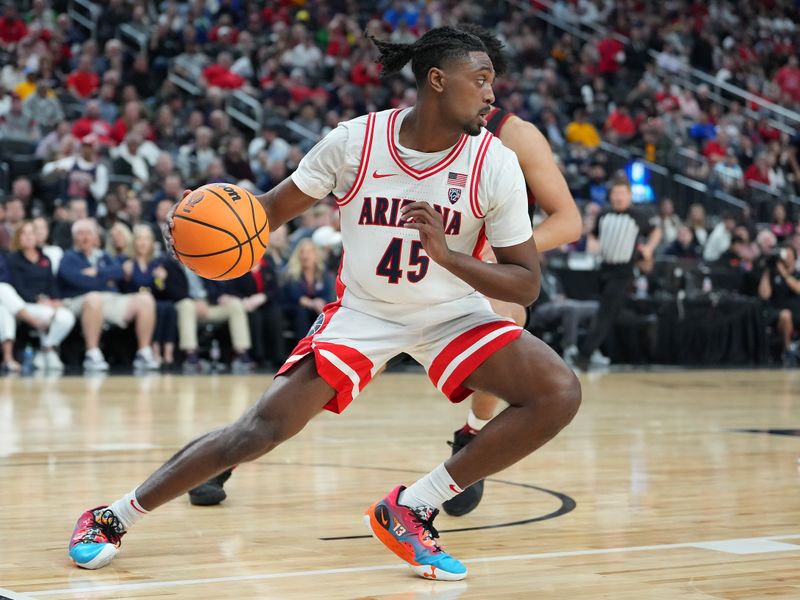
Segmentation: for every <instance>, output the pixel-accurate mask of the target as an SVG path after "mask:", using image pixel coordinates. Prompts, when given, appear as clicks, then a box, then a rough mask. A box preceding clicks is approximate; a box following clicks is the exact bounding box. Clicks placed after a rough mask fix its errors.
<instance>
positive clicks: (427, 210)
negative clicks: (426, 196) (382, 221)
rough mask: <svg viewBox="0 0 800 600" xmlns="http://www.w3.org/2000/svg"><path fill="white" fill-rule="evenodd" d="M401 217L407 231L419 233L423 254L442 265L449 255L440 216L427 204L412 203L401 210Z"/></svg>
mask: <svg viewBox="0 0 800 600" xmlns="http://www.w3.org/2000/svg"><path fill="white" fill-rule="evenodd" d="M401 216H402V218H403V220H404V221H406V223H405V224H404V226H405V227H407V228H408V229H416V230H417V231H419V239H420V241H421V242H422V247H423V249H424V250H425V253H426V254H427V255H428V256H430V257H431V259H432V260H433V261H434V262H437V263H439V264H444V263H446V262H447V259H448V258H449V256H450V254H451V250H450V248H448V247H447V239H446V238H445V236H444V222H443V221H442V215H440V214H439V213H438V212H436V211H435V210H433V207H432V206H431V205H430V204H428V203H427V202H413V203H411V204H409V205H408V206H405V207H404V208H403V209H402V210H401Z"/></svg>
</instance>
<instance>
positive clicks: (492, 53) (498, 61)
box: [458, 23, 508, 77]
mask: <svg viewBox="0 0 800 600" xmlns="http://www.w3.org/2000/svg"><path fill="white" fill-rule="evenodd" d="M458 28H459V29H460V30H462V31H466V32H467V33H471V34H472V35H474V36H475V37H477V38H479V39H480V40H481V41H482V42H483V45H484V46H486V54H488V55H489V60H491V61H492V66H494V73H495V75H496V76H497V77H500V76H501V75H505V74H506V73H507V72H508V56H506V51H505V44H503V42H501V41H500V40H499V39H497V36H496V35H495V34H494V32H493V31H491V30H489V29H486V27H481V26H480V25H474V24H473V23H460V24H459V25H458Z"/></svg>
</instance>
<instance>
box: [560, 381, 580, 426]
mask: <svg viewBox="0 0 800 600" xmlns="http://www.w3.org/2000/svg"><path fill="white" fill-rule="evenodd" d="M582 400H583V391H582V390H581V382H580V380H579V379H578V377H577V376H576V375H575V373H573V372H572V369H569V375H568V376H567V377H566V379H565V382H564V390H563V392H562V394H561V403H562V408H563V411H564V415H565V417H566V420H565V422H564V425H567V424H568V423H569V422H570V421H572V419H573V418H574V417H575V415H576V414H578V409H579V408H580V407H581V402H582Z"/></svg>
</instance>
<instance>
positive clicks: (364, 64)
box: [0, 0, 800, 372]
mask: <svg viewBox="0 0 800 600" xmlns="http://www.w3.org/2000/svg"><path fill="white" fill-rule="evenodd" d="M465 22H469V23H478V24H481V25H484V26H486V27H488V28H489V29H491V30H493V31H496V33H497V35H498V37H499V38H500V39H501V40H502V41H503V42H504V43H505V46H506V51H507V53H508V55H509V58H510V62H511V72H510V73H509V74H508V75H507V76H505V77H503V78H501V79H498V80H497V81H496V83H495V94H496V97H497V104H498V105H499V106H501V107H503V108H505V109H507V110H509V111H512V112H514V113H516V114H517V115H519V116H520V117H521V118H523V119H527V120H529V121H531V122H533V123H534V124H536V125H537V126H538V127H539V128H540V129H541V131H542V132H543V133H544V134H545V136H546V137H547V139H548V140H549V142H550V144H551V146H552V148H553V150H554V152H555V156H556V160H557V161H558V164H559V167H560V168H561V170H562V172H563V174H564V176H565V178H566V179H567V181H568V183H569V186H570V189H571V191H572V193H573V195H574V197H575V199H576V201H577V202H578V204H579V206H580V208H581V211H582V213H583V215H584V217H583V218H584V232H583V235H582V237H581V238H580V239H579V240H578V241H576V242H575V243H573V244H570V245H569V246H567V247H564V248H561V249H559V250H558V251H555V252H553V253H550V255H548V256H547V257H546V269H547V271H548V272H549V273H550V274H551V275H552V280H553V281H556V280H557V281H558V285H557V286H556V287H555V288H553V289H551V290H550V291H551V293H549V294H547V293H546V294H544V295H543V298H542V299H540V301H539V302H540V303H547V302H551V303H552V302H562V301H564V300H569V299H573V300H587V299H592V298H593V297H594V296H596V294H597V289H596V280H595V279H593V273H596V266H597V255H598V253H599V248H598V242H597V240H596V239H595V238H594V237H593V236H592V235H591V232H592V230H593V228H594V224H595V219H596V218H597V215H598V214H599V212H600V211H601V210H602V209H603V208H605V207H606V206H607V205H608V192H609V186H608V182H609V181H610V179H611V178H612V177H613V176H616V175H617V174H618V173H619V172H620V171H624V172H625V173H626V174H627V177H628V179H629V180H630V181H631V183H632V186H633V192H634V201H635V202H636V203H637V204H639V205H640V207H641V208H642V210H646V211H648V213H649V215H650V218H651V219H652V220H653V223H654V224H657V225H658V226H659V227H660V228H661V230H662V232H663V239H662V242H661V246H660V248H659V250H658V252H657V253H656V256H655V257H654V259H653V260H649V261H641V262H640V263H639V264H638V265H637V277H636V279H635V284H634V286H632V288H631V290H630V299H629V304H628V306H627V309H626V311H624V312H623V313H622V315H621V317H620V323H619V324H618V327H616V328H615V334H614V335H612V336H611V337H610V339H609V340H608V341H607V343H606V345H604V352H605V354H606V355H608V356H609V357H610V359H611V360H613V361H614V362H626V363H648V362H658V363H674V364H784V365H786V366H795V365H796V364H797V363H796V359H797V351H796V348H797V346H796V331H797V328H798V327H800V289H798V288H796V287H795V286H793V285H792V284H791V281H792V278H793V275H797V274H798V269H799V268H800V263H798V252H799V251H800V199H798V194H800V161H799V160H798V147H800V137H798V135H797V126H798V124H799V123H800V112H798V111H800V64H798V58H797V50H798V45H797V42H798V12H797V6H796V3H795V2H789V1H780V0H765V1H761V2H745V1H739V2H734V1H712V2H693V1H688V0H665V1H664V2H660V3H655V4H654V3H650V2H644V1H639V0H572V1H554V2H547V1H536V0H532V1H531V0H529V1H522V0H520V1H519V2H495V3H486V2H474V1H470V0H466V1H463V0H459V1H455V0H452V1H451V0H432V1H428V2H424V1H393V2H390V1H385V0H384V1H380V0H379V1H377V2H366V1H360V0H344V1H336V0H334V1H325V2H322V1H313V0H308V1H303V0H277V1H271V2H257V1H256V2H245V1H239V0H207V1H203V0H198V1H193V2H176V1H164V2H148V1H145V0H136V1H128V0H109V1H106V2H102V3H100V2H90V1H89V0H71V1H57V0H54V1H48V0H33V1H25V0H17V1H15V2H10V3H6V4H4V5H3V6H2V8H1V9H0V40H2V44H0V65H2V68H0V195H1V196H2V204H0V341H2V342H3V367H4V369H5V370H8V371H18V370H20V369H27V370H32V369H44V370H51V371H60V370H61V369H62V368H63V367H64V363H66V365H67V367H68V368H81V367H82V368H84V369H86V370H98V371H103V370H106V369H108V368H109V366H111V367H115V366H120V367H127V368H130V366H131V365H133V366H134V368H136V369H152V370H155V369H171V368H183V369H184V370H186V371H189V372H202V371H204V370H208V369H211V368H223V365H224V366H227V365H230V367H231V368H233V369H234V370H237V371H241V372H244V371H249V370H251V369H253V368H259V367H260V368H266V369H270V368H275V367H276V366H277V365H279V364H280V363H281V361H282V360H283V358H284V357H285V355H286V351H287V348H291V344H293V343H294V341H295V340H296V339H298V338H299V337H302V336H303V334H304V333H305V331H306V330H307V329H308V327H309V326H310V325H311V324H312V323H313V321H314V320H315V318H316V316H317V315H318V314H319V312H320V311H321V308H322V306H324V304H325V303H326V302H328V301H330V300H332V299H333V297H334V286H333V280H334V277H335V271H336V266H337V264H338V258H339V253H340V247H341V238H340V235H339V232H338V222H337V213H336V210H335V204H334V203H333V202H332V199H329V201H326V202H323V203H321V204H319V205H317V206H316V207H315V208H313V209H311V210H310V211H308V213H306V214H304V215H302V216H301V217H300V218H298V219H297V220H296V221H295V222H293V223H291V224H290V225H289V226H287V227H282V228H281V229H279V230H278V231H276V232H274V233H273V234H272V236H271V239H270V247H269V249H268V252H267V254H266V255H265V256H264V258H263V260H261V261H260V263H259V264H258V265H257V266H256V267H255V268H254V270H253V271H252V272H251V273H250V274H248V275H246V276H244V277H242V278H240V279H238V280H235V281H232V282H226V283H216V282H208V281H203V280H200V279H199V278H197V277H196V276H194V275H193V274H192V273H190V272H188V271H187V270H185V269H183V268H182V267H181V266H180V265H178V264H176V263H174V262H172V261H171V260H169V259H168V257H166V256H165V255H164V254H163V253H162V250H163V247H162V243H161V235H160V226H161V224H162V223H163V221H164V218H165V215H166V213H167V211H168V209H169V207H170V206H171V205H172V204H173V203H174V202H175V201H176V200H178V199H179V198H180V195H181V192H182V191H183V190H184V189H187V188H194V187H197V186H199V185H203V184H205V183H210V182H234V183H238V184H239V185H242V186H245V187H247V188H248V189H250V190H252V191H254V192H263V191H267V190H269V189H270V188H271V187H272V186H274V185H275V184H276V183H278V182H280V181H281V180H282V179H284V178H285V177H286V176H287V175H289V174H291V173H292V171H293V170H294V169H295V168H296V167H297V164H298V163H299V161H300V159H301V158H302V157H303V155H304V153H305V152H307V151H308V150H309V148H311V147H312V146H313V145H314V143H315V142H316V141H317V140H319V139H320V138H321V137H322V136H324V135H325V134H326V133H327V132H328V131H330V130H331V129H332V128H334V127H335V126H336V125H337V123H339V122H340V121H343V120H347V119H351V118H353V117H356V116H359V115H361V114H364V113H366V112H368V111H377V110H383V109H386V108H391V107H403V106H410V105H412V104H413V103H414V102H415V99H416V94H415V89H414V84H413V77H412V75H411V73H410V70H406V71H404V72H403V73H401V74H400V75H396V76H392V77H390V78H385V79H381V77H380V75H381V74H380V71H379V68H378V67H377V66H376V64H375V63H374V60H375V57H376V53H375V50H374V48H373V46H372V44H371V42H370V41H369V40H368V39H366V38H365V36H364V32H365V31H366V32H369V33H371V34H373V35H375V36H377V37H380V38H385V39H391V40H393V41H400V42H413V41H414V40H415V39H416V38H417V37H418V36H420V35H421V34H422V33H424V32H425V31H426V30H428V29H429V28H432V27H436V26H439V25H444V24H458V23H465ZM541 218H543V215H540V214H537V215H536V216H535V217H534V221H535V222H537V221H539V220H541ZM795 281H796V280H795ZM533 314H534V317H535V315H536V310H535V309H534V311H533ZM564 326H565V325H564V324H563V323H557V322H556V323H554V322H547V323H546V324H543V323H542V322H541V320H539V321H537V319H536V318H533V319H531V324H530V328H531V329H532V330H533V331H535V332H536V333H537V334H539V335H542V336H543V337H544V338H545V339H546V340H547V341H548V342H550V343H552V344H553V345H554V346H558V345H559V344H560V343H561V342H560V340H561V337H560V334H561V333H563V332H562V329H563V328H564ZM580 332H581V330H579V332H578V333H579V334H580Z"/></svg>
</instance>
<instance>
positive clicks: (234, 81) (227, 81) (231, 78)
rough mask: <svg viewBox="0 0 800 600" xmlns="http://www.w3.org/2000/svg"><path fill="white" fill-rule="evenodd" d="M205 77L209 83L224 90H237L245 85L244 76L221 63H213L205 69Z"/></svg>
mask: <svg viewBox="0 0 800 600" xmlns="http://www.w3.org/2000/svg"><path fill="white" fill-rule="evenodd" d="M203 77H204V78H205V80H206V81H207V82H208V84H209V85H213V86H214V87H218V88H222V89H224V90H236V89H239V88H240V87H242V86H243V85H244V78H242V77H240V76H239V75H237V74H236V73H232V72H231V71H229V70H228V69H226V68H225V67H221V66H219V65H211V66H209V67H206V68H205V69H203Z"/></svg>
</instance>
